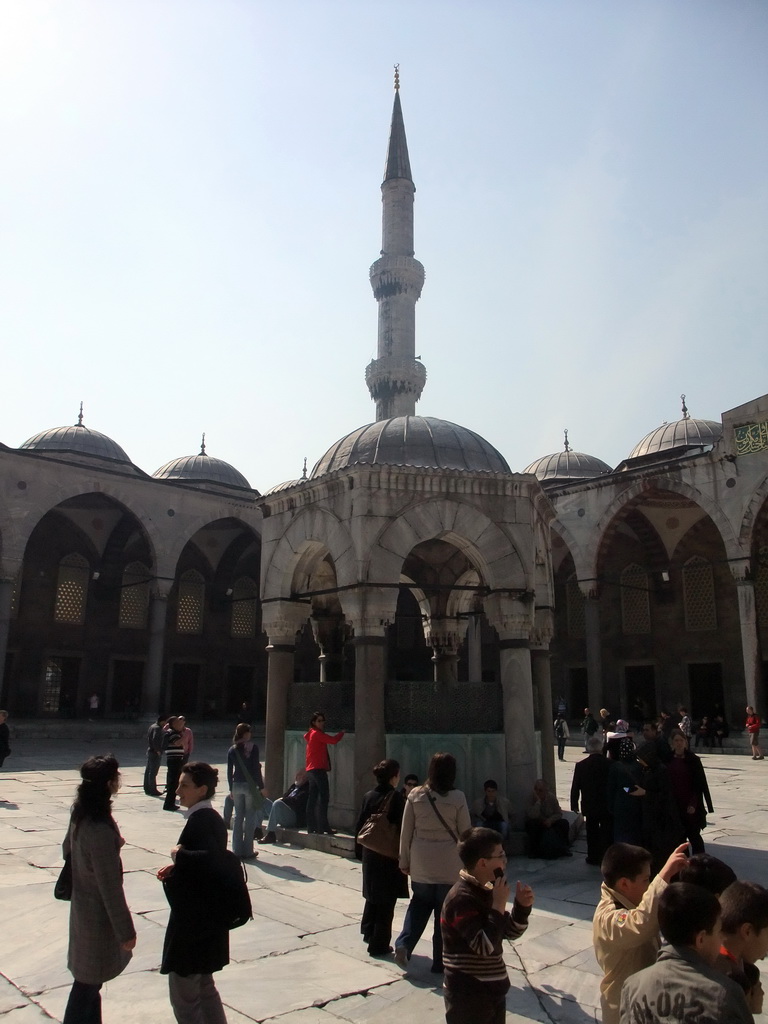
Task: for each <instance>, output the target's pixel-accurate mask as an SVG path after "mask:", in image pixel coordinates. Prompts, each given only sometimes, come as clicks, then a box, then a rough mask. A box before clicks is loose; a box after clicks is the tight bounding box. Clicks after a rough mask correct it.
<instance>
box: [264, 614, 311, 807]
mask: <svg viewBox="0 0 768 1024" xmlns="http://www.w3.org/2000/svg"><path fill="white" fill-rule="evenodd" d="M308 614H309V607H308V606H307V605H305V604H297V603H295V602H291V601H270V602H268V603H266V604H264V606H263V609H262V627H263V629H264V632H265V633H266V634H267V637H268V640H269V643H268V644H267V657H268V659H269V660H268V664H267V736H266V740H267V742H266V749H265V751H264V762H265V771H264V776H265V778H264V782H265V785H266V787H267V792H268V793H269V794H270V796H271V797H273V798H274V797H276V796H279V795H280V794H281V793H283V792H284V791H285V773H284V765H285V730H286V729H287V727H288V693H289V690H290V688H291V683H292V682H293V667H294V652H295V649H296V633H297V632H298V631H299V630H300V629H301V627H302V626H303V625H304V623H305V622H306V621H307V617H308Z"/></svg>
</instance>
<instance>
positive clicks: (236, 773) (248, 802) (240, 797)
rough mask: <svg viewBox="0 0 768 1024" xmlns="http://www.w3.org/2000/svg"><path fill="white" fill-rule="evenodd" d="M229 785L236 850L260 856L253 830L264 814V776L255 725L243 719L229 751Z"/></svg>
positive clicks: (248, 857) (247, 857)
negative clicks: (256, 848) (233, 812)
mask: <svg viewBox="0 0 768 1024" xmlns="http://www.w3.org/2000/svg"><path fill="white" fill-rule="evenodd" d="M227 785H228V786H229V795H230V796H231V797H232V802H233V804H234V810H235V823H234V825H233V826H232V852H233V853H235V854H237V856H238V857H242V858H243V859H244V860H251V859H252V858H253V857H258V853H256V852H255V851H254V849H253V833H254V831H255V830H256V826H257V825H258V824H259V822H260V821H261V818H262V813H261V812H262V808H263V807H264V797H263V796H262V793H261V791H262V790H263V789H264V779H263V778H262V775H261V762H260V761H259V748H258V747H257V746H256V744H255V743H254V742H253V740H252V739H251V727H250V725H248V723H247V722H240V723H239V725H238V726H237V727H236V728H235V735H234V736H233V737H232V746H231V747H230V748H229V752H228V753H227Z"/></svg>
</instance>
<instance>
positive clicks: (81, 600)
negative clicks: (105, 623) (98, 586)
mask: <svg viewBox="0 0 768 1024" xmlns="http://www.w3.org/2000/svg"><path fill="white" fill-rule="evenodd" d="M89 576H90V567H89V565H88V562H87V561H86V559H85V558H83V556H82V555H77V554H72V555H65V556H64V558H62V560H61V561H60V562H59V579H58V583H57V585H56V603H55V605H54V609H53V617H54V619H55V620H56V622H67V623H69V624H70V625H72V626H81V625H82V624H83V622H85V602H86V598H87V597H88V577H89Z"/></svg>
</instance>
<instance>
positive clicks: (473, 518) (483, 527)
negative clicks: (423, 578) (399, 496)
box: [364, 500, 530, 590]
mask: <svg viewBox="0 0 768 1024" xmlns="http://www.w3.org/2000/svg"><path fill="white" fill-rule="evenodd" d="M433 539H439V540H444V541H446V543H449V544H453V545H454V546H455V547H456V548H458V549H459V550H460V551H462V552H464V554H465V555H466V557H467V558H468V560H469V561H470V562H471V563H472V565H473V566H474V567H475V569H476V570H477V572H478V574H479V575H480V578H481V580H482V581H483V582H484V583H485V584H486V585H487V586H488V587H490V588H491V589H492V590H496V589H502V588H520V589H527V588H528V586H529V583H530V581H529V579H528V573H527V572H526V569H525V567H524V565H523V561H522V559H521V557H520V555H519V553H518V551H517V548H516V547H515V544H514V542H513V541H512V540H511V539H510V537H508V536H507V534H506V533H504V531H503V530H502V529H501V528H500V527H499V526H497V525H496V524H495V523H494V522H493V521H492V520H491V519H490V518H489V517H488V516H487V515H486V514H485V513H484V512H482V511H481V510H480V509H478V508H476V507H475V506H473V505H469V504H466V503H464V502H459V501H446V500H430V501H419V502H417V503H414V504H413V505H411V506H410V508H407V509H405V510H404V511H403V512H402V513H401V514H400V515H399V516H398V517H397V519H395V520H394V521H393V522H391V523H389V524H388V525H387V526H385V527H384V528H383V529H382V530H381V532H380V533H379V535H378V537H377V538H376V539H375V541H374V543H373V544H372V546H371V551H370V555H369V557H368V563H367V566H366V568H365V572H364V578H365V579H366V580H367V581H368V582H370V583H387V582H391V581H393V580H398V579H399V578H400V573H401V572H402V567H403V564H404V562H405V560H406V558H407V557H408V555H409V554H410V552H411V551H412V550H413V548H415V547H416V545H417V544H421V543H422V542H423V541H426V540H433Z"/></svg>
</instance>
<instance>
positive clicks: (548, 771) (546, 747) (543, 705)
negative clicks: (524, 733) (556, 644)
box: [531, 650, 556, 793]
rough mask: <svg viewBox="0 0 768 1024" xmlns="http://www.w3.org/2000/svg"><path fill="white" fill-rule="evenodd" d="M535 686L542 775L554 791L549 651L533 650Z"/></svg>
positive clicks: (532, 664) (532, 662) (532, 666)
mask: <svg viewBox="0 0 768 1024" xmlns="http://www.w3.org/2000/svg"><path fill="white" fill-rule="evenodd" d="M531 669H532V675H533V686H534V690H535V692H536V699H537V701H538V708H537V711H538V718H539V733H540V735H541V777H542V778H543V779H544V780H545V781H546V783H547V785H548V786H549V788H550V789H551V790H552V792H553V793H554V792H555V790H556V786H555V730H554V727H553V721H554V720H553V718H552V679H551V676H550V671H549V669H550V661H549V651H542V650H532V651H531Z"/></svg>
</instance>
